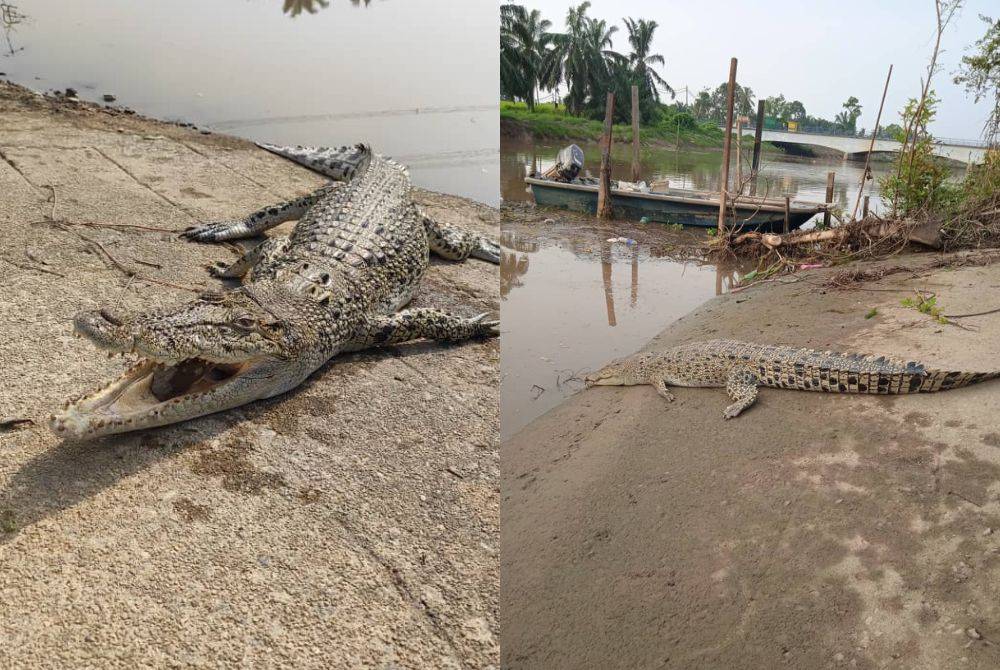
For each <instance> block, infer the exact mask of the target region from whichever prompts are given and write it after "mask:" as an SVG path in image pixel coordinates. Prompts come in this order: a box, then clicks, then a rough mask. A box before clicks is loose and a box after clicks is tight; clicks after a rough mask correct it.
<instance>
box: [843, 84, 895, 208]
mask: <svg viewBox="0 0 1000 670" xmlns="http://www.w3.org/2000/svg"><path fill="white" fill-rule="evenodd" d="M890 79H892V65H890V66H889V74H887V75H886V76H885V88H883V89H882V102H880V103H879V105H878V116H876V117H875V130H874V131H872V141H871V142H869V144H868V154H867V155H866V156H865V170H864V172H862V173H861V188H860V189H858V199H857V200H855V201H854V211H852V212H851V218H852V219H853V218H854V217H855V216H857V215H858V203H859V202H860V201H861V194H862V193H864V192H865V182H867V181H868V165H869V164H870V163H871V160H872V150H874V149H875V136H876V135H878V124H879V122H880V121H881V120H882V108H883V107H884V106H885V94H886V93H888V92H889V80H890ZM865 197H866V198H867V196H865ZM865 216H868V214H867V211H866V213H865Z"/></svg>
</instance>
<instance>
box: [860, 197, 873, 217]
mask: <svg viewBox="0 0 1000 670" xmlns="http://www.w3.org/2000/svg"><path fill="white" fill-rule="evenodd" d="M870 198H871V196H870V195H866V196H865V204H864V205H863V207H864V208H863V209H862V210H861V218H862V219H867V218H868V200H869V199H870Z"/></svg>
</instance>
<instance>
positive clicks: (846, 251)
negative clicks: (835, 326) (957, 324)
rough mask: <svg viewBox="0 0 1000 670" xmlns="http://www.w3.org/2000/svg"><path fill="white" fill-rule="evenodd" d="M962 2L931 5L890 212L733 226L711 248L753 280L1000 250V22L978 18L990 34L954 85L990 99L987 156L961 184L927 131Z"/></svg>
mask: <svg viewBox="0 0 1000 670" xmlns="http://www.w3.org/2000/svg"><path fill="white" fill-rule="evenodd" d="M960 4H961V3H960V0H935V3H934V6H935V9H936V16H937V35H936V40H935V43H934V48H933V52H932V55H931V58H930V62H929V64H928V67H927V72H926V74H925V76H924V78H923V79H922V81H921V90H920V94H919V96H918V97H915V98H912V99H910V100H909V101H908V102H907V104H906V105H905V106H904V108H903V110H902V111H901V113H900V117H901V119H902V122H903V125H902V126H896V127H894V128H892V129H891V130H892V132H893V134H894V136H895V139H897V140H898V141H899V142H901V143H902V145H903V148H902V151H901V152H900V153H898V154H897V155H896V158H895V160H894V166H893V167H894V169H891V170H890V171H889V172H888V173H887V174H886V175H885V176H883V177H882V178H881V179H880V182H879V186H880V192H881V196H882V198H883V201H884V202H885V204H886V205H887V211H884V212H883V213H882V216H877V215H874V214H872V215H869V216H867V217H861V218H857V217H856V216H855V214H856V205H855V211H853V212H837V213H835V218H836V219H837V221H838V225H836V226H833V227H831V228H830V229H828V230H822V229H817V230H802V231H795V232H792V233H786V234H784V235H777V234H767V233H758V232H743V231H742V230H741V229H740V225H739V222H738V221H732V222H731V226H730V227H729V228H728V229H727V231H726V234H725V235H722V236H718V237H717V239H715V240H713V241H712V244H711V246H712V249H713V250H714V251H716V252H723V253H731V254H735V255H737V256H742V257H747V256H749V257H756V258H757V259H758V263H759V265H758V269H757V271H756V272H755V274H754V276H755V278H763V277H768V276H771V275H774V274H776V273H778V272H783V271H793V270H795V269H797V268H798V267H800V266H801V265H802V264H803V263H806V264H811V263H816V262H820V263H823V264H835V263H840V262H844V261H847V260H854V259H858V258H872V257H879V256H885V255H888V254H892V253H895V252H897V251H899V250H901V249H902V248H903V247H905V246H907V245H909V244H911V243H916V244H918V245H921V246H925V247H926V246H929V247H932V248H935V249H943V250H957V249H971V248H983V247H989V248H993V249H996V248H998V247H1000V145H998V139H1000V113H998V110H1000V20H998V21H995V20H993V19H991V18H987V17H983V21H984V22H985V23H986V26H987V30H986V34H985V36H984V37H983V38H982V39H980V40H978V41H977V42H976V43H975V44H974V45H973V49H974V53H973V54H972V55H969V56H966V57H964V58H963V59H962V65H961V69H960V70H959V72H958V73H957V74H956V75H955V79H954V81H955V82H956V83H959V84H963V85H964V86H965V88H966V90H967V92H968V93H969V94H971V95H972V96H973V97H974V98H975V99H976V100H977V101H978V100H984V99H985V100H993V101H994V107H993V109H992V110H991V113H990V115H989V118H988V119H987V122H986V125H985V127H984V128H983V133H982V135H983V138H984V140H985V145H986V146H985V149H986V150H985V156H984V159H983V161H982V163H980V164H978V165H972V166H970V167H969V169H968V171H967V173H966V176H965V178H964V179H963V180H962V181H960V182H954V181H950V180H949V179H948V176H949V172H948V170H947V169H946V168H945V166H944V165H943V164H942V161H941V160H940V159H939V158H938V157H936V156H935V155H934V138H933V136H932V135H931V133H930V130H929V126H930V123H931V121H933V119H934V115H935V114H936V112H937V110H938V107H939V105H940V100H939V99H938V97H937V96H936V95H935V93H934V90H933V89H932V88H931V82H932V80H933V78H934V75H935V74H937V73H938V70H939V64H938V55H939V51H940V44H941V37H942V35H943V33H944V31H945V29H946V27H947V26H948V24H949V22H950V21H951V19H952V18H953V17H954V16H955V13H956V12H957V10H958V8H959V6H960Z"/></svg>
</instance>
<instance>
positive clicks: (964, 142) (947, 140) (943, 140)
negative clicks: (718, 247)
mask: <svg viewBox="0 0 1000 670" xmlns="http://www.w3.org/2000/svg"><path fill="white" fill-rule="evenodd" d="M719 130H725V127H724V126H719ZM743 130H744V131H749V132H751V133H752V132H754V131H755V130H756V125H754V124H750V125H747V126H743ZM764 130H767V131H770V132H772V133H787V134H788V135H826V136H828V137H855V138H858V139H865V140H870V139H871V138H872V133H858V132H854V133H852V132H851V131H849V130H832V129H829V128H816V127H808V126H799V128H798V129H797V130H788V129H787V128H768V127H767V126H764ZM876 139H880V140H892V141H897V142H898V140H896V138H895V137H890V136H889V135H886V134H885V133H883V132H879V134H878V135H876ZM932 142H933V143H934V144H946V145H950V146H958V147H977V148H986V147H988V146H989V143H988V142H986V141H984V140H970V139H960V138H956V137H935V138H933V139H932Z"/></svg>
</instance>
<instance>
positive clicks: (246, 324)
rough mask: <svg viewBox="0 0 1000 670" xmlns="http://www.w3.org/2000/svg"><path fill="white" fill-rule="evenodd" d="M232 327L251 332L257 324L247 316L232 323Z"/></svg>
mask: <svg viewBox="0 0 1000 670" xmlns="http://www.w3.org/2000/svg"><path fill="white" fill-rule="evenodd" d="M233 325H234V326H236V327H237V328H242V329H243V330H252V329H253V328H254V327H255V326H256V325H257V322H256V321H255V320H254V319H251V318H250V317H249V316H241V317H240V318H238V319H236V320H234V321H233Z"/></svg>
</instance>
